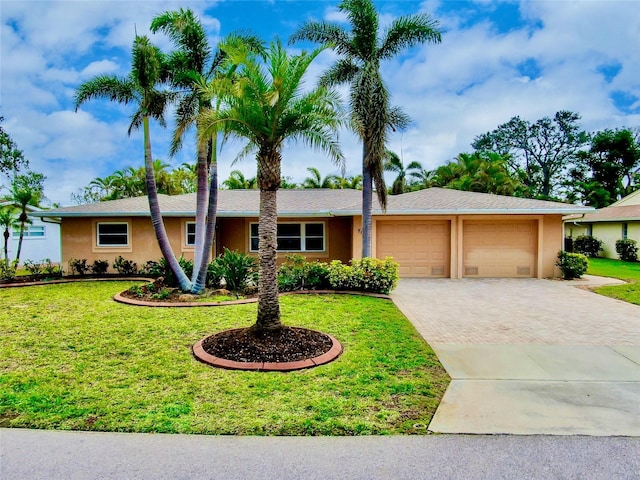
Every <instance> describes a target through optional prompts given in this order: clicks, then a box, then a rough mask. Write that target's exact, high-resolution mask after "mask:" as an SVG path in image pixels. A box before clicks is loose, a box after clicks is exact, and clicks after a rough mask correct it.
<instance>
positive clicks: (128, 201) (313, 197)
mask: <svg viewBox="0 0 640 480" xmlns="http://www.w3.org/2000/svg"><path fill="white" fill-rule="evenodd" d="M388 198H389V199H388V205H387V211H386V213H387V214H395V215H433V214H487V213H500V214H507V213H511V214H547V213H556V214H562V215H565V214H571V213H587V212H590V211H593V209H592V208H590V207H581V206H577V205H571V204H566V203H558V202H549V201H543V200H531V199H527V198H517V197H507V196H502V195H492V194H487V193H476V192H463V191H459V190H450V189H445V188H429V189H426V190H419V191H416V192H410V193H404V194H402V195H395V196H389V197H388ZM158 200H159V202H160V209H161V211H162V212H163V215H164V216H167V217H184V216H194V215H195V207H196V194H195V193H190V194H186V195H175V196H168V195H158ZM259 204H260V192H259V191H258V190H219V191H218V216H220V217H257V216H258V214H259ZM361 205H362V192H361V191H360V190H350V189H335V190H334V189H305V190H289V189H283V190H279V191H278V215H279V216H283V217H287V216H288V217H294V216H296V217H307V216H316V217H330V216H352V215H360V214H361V213H362V206H361ZM373 214H374V215H381V214H383V212H382V209H381V208H380V206H379V205H378V204H377V202H376V201H375V200H374V209H373ZM148 215H149V204H148V201H147V197H136V198H125V199H121V200H111V201H107V202H99V203H91V204H85V205H77V206H73V207H65V208H58V209H55V210H47V211H43V212H38V213H36V216H44V217H122V216H134V217H135V216H148Z"/></svg>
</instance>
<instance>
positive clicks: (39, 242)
mask: <svg viewBox="0 0 640 480" xmlns="http://www.w3.org/2000/svg"><path fill="white" fill-rule="evenodd" d="M30 219H31V221H32V224H31V226H33V227H44V232H45V236H44V237H27V236H25V237H24V238H23V240H22V250H21V252H20V263H24V261H25V260H32V261H40V260H44V259H47V258H48V259H49V260H51V261H52V262H53V263H58V262H60V258H61V255H60V225H58V224H56V223H47V222H43V221H42V220H40V219H39V218H37V217H30ZM14 232H15V233H16V234H19V233H20V229H19V228H16V229H12V230H11V232H10V234H11V236H10V237H9V243H8V245H7V249H8V251H9V259H10V260H11V259H15V258H16V254H17V253H18V240H19V239H18V238H17V237H15V238H14V236H13V235H14ZM3 242H4V239H3ZM3 246H4V243H3V244H2V246H0V251H2V250H3ZM3 253H4V252H3Z"/></svg>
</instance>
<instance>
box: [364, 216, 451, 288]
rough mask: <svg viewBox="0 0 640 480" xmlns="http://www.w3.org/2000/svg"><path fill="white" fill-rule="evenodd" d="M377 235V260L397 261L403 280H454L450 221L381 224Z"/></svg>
mask: <svg viewBox="0 0 640 480" xmlns="http://www.w3.org/2000/svg"><path fill="white" fill-rule="evenodd" d="M376 232H377V233H376V245H377V247H376V250H377V252H376V253H377V255H376V256H377V257H378V258H384V257H393V258H394V260H395V261H396V262H398V263H399V264H400V276H401V277H449V276H450V272H449V265H450V258H451V227H450V224H449V221H440V220H438V221H410V220H407V221H399V220H387V221H378V222H377V223H376Z"/></svg>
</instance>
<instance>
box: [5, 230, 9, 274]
mask: <svg viewBox="0 0 640 480" xmlns="http://www.w3.org/2000/svg"><path fill="white" fill-rule="evenodd" d="M9 236H10V234H9V229H8V228H5V230H4V261H5V263H6V264H7V266H9Z"/></svg>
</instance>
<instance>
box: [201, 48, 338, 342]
mask: <svg viewBox="0 0 640 480" xmlns="http://www.w3.org/2000/svg"><path fill="white" fill-rule="evenodd" d="M320 51H321V50H315V51H314V52H312V53H306V52H303V53H301V54H300V55H295V56H289V55H288V54H287V52H286V51H285V49H284V48H283V46H282V45H281V43H280V42H279V41H274V42H272V43H271V45H270V47H269V50H268V52H267V55H266V58H265V59H264V63H263V61H262V60H261V57H260V56H258V55H256V54H255V53H253V52H251V51H248V50H247V49H242V48H241V46H240V45H239V46H238V49H237V50H236V52H234V57H235V58H236V59H237V60H238V61H239V75H240V78H239V80H238V81H237V82H236V83H235V84H229V85H228V89H226V90H222V89H221V90H219V91H218V92H216V93H217V94H222V95H223V97H224V104H223V108H221V109H220V110H209V111H208V112H207V113H206V114H205V115H204V116H203V117H202V118H201V120H200V121H201V125H200V127H201V129H200V132H201V135H203V136H204V138H208V137H209V136H210V135H212V134H213V133H214V132H216V131H219V130H220V129H222V131H223V132H224V134H225V136H227V137H236V138H240V139H244V140H247V142H248V145H247V147H245V148H244V149H243V151H242V152H241V154H240V155H241V156H242V155H247V154H248V153H249V152H256V160H257V164H258V175H257V177H258V188H259V189H260V216H259V223H258V236H259V242H258V256H259V281H258V297H259V298H258V314H257V320H256V324H255V325H254V327H253V328H252V329H253V331H254V332H255V333H257V334H265V333H268V332H271V331H275V330H279V329H280V328H281V327H282V323H281V321H280V304H279V300H278V282H277V263H276V259H277V235H276V232H277V191H278V189H279V188H280V185H281V182H282V175H281V159H282V148H283V146H284V144H285V142H287V141H292V140H299V141H302V142H304V143H306V144H307V145H309V146H311V147H312V148H315V149H319V150H322V151H325V152H326V153H328V155H329V156H330V157H331V158H332V159H333V160H334V161H336V162H342V161H343V157H342V153H341V151H340V148H339V146H338V143H337V139H336V136H337V134H336V132H337V130H338V128H339V127H340V126H341V125H342V114H341V107H340V98H339V95H338V94H337V93H336V92H335V91H332V90H329V89H327V88H324V87H318V88H314V89H311V90H309V91H306V92H303V90H302V86H303V84H302V80H303V77H304V75H305V73H306V72H307V70H308V68H309V65H310V64H311V62H312V61H313V60H314V59H315V58H316V56H317V55H318V54H319V53H320Z"/></svg>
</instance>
